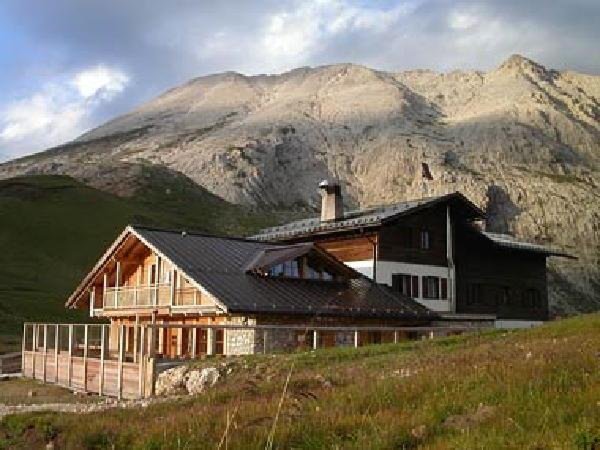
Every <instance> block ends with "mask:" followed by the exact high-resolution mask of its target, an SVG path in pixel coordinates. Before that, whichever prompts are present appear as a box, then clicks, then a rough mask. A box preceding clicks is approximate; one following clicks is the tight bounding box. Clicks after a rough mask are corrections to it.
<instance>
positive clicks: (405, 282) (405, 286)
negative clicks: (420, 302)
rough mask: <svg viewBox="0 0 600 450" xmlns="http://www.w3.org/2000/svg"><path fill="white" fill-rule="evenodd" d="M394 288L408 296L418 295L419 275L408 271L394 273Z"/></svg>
mask: <svg viewBox="0 0 600 450" xmlns="http://www.w3.org/2000/svg"><path fill="white" fill-rule="evenodd" d="M392 289H393V290H394V291H396V292H400V293H401V294H403V295H406V296H407V297H418V296H419V277H418V276H416V275H410V274H406V273H395V274H392Z"/></svg>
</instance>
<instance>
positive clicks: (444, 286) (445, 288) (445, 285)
mask: <svg viewBox="0 0 600 450" xmlns="http://www.w3.org/2000/svg"><path fill="white" fill-rule="evenodd" d="M441 298H442V299H444V300H447V299H448V280H447V279H446V278H442V297H441Z"/></svg>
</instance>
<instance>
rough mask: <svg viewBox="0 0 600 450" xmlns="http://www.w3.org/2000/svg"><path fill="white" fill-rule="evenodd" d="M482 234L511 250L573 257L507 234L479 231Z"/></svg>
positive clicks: (494, 242) (497, 244)
mask: <svg viewBox="0 0 600 450" xmlns="http://www.w3.org/2000/svg"><path fill="white" fill-rule="evenodd" d="M479 233H481V234H482V235H483V236H485V237H486V238H487V239H488V240H490V241H491V242H492V243H493V244H494V245H496V246H498V247H502V248H507V249H511V250H523V251H527V252H533V253H540V254H542V255H546V256H563V257H566V258H575V257H574V256H572V255H569V254H568V253H565V252H563V251H561V250H557V249H554V248H550V247H546V246H544V245H540V244H533V243H531V242H524V241H519V240H517V238H515V237H514V236H511V235H509V234H500V233H491V232H489V231H479Z"/></svg>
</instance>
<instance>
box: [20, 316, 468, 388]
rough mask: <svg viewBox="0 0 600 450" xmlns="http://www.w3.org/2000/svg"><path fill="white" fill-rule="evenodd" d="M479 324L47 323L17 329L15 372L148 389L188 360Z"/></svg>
mask: <svg viewBox="0 0 600 450" xmlns="http://www.w3.org/2000/svg"><path fill="white" fill-rule="evenodd" d="M479 329H480V328H479V327H465V326H462V327H455V326H452V327H450V326H426V327H417V326H413V327H406V326H405V327H402V326H400V327H391V326H383V327H382V326H379V327H378V326H360V327H348V326H323V325H313V324H306V325H291V324H289V325H245V324H238V325H234V324H230V323H228V324H210V325H209V324H200V323H198V324H171V323H156V324H148V323H146V324H136V325H134V324H130V325H118V324H113V325H112V326H111V325H108V324H56V323H55V324H47V323H25V324H24V327H23V344H22V345H23V348H22V355H23V360H22V361H23V363H22V367H23V375H24V376H26V377H31V378H36V379H39V380H42V381H44V382H47V383H56V384H59V385H63V386H65V387H68V388H71V389H75V390H80V391H83V392H93V393H98V394H100V395H110V396H117V397H128V398H141V397H147V396H150V395H153V392H154V383H155V381H156V377H157V375H158V373H159V372H160V371H161V370H164V369H166V368H169V367H173V365H177V364H180V363H182V362H183V361H185V360H189V359H195V358H205V357H213V356H217V355H221V356H236V355H248V354H256V353H263V354H267V353H275V352H290V351H291V352H293V351H307V350H311V349H318V348H323V347H337V346H343V347H355V348H356V347H361V346H363V345H372V344H384V343H389V344H392V343H400V342H402V341H406V340H413V339H432V338H434V337H438V336H448V335H451V334H460V333H464V332H476V331H478V330H479Z"/></svg>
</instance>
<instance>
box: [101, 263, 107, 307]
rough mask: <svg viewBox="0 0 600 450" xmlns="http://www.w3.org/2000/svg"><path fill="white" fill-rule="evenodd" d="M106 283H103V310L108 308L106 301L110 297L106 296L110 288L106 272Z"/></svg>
mask: <svg viewBox="0 0 600 450" xmlns="http://www.w3.org/2000/svg"><path fill="white" fill-rule="evenodd" d="M103 278H104V281H103V287H102V308H103V309H104V308H106V299H107V297H108V295H107V294H106V289H107V288H108V275H107V274H106V272H104V277H103Z"/></svg>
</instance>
